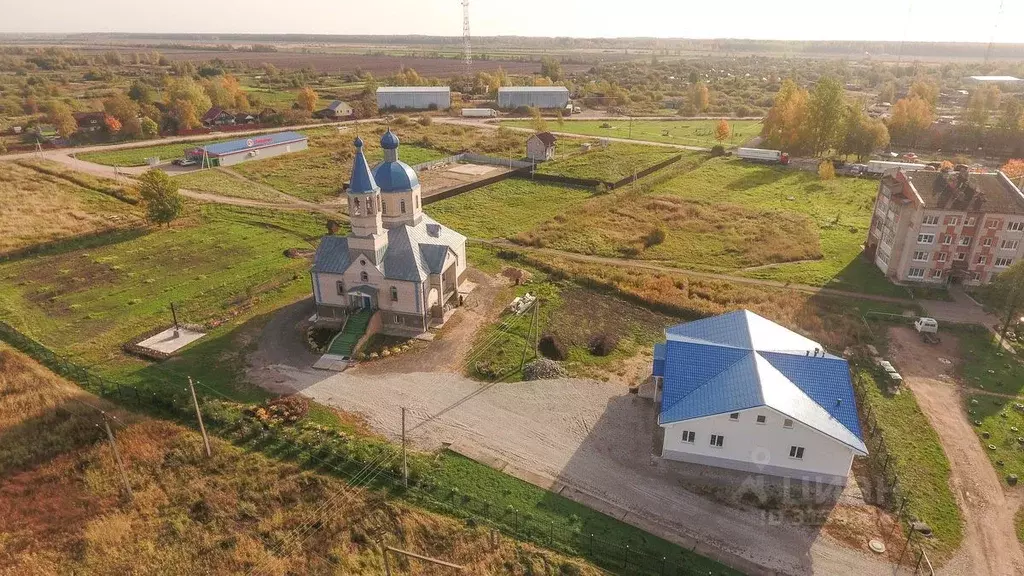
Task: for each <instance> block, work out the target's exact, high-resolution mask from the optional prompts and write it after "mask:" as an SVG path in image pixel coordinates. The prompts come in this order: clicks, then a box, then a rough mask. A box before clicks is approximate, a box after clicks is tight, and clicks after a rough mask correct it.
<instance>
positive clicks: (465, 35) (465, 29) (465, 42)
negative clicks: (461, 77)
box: [462, 0, 473, 74]
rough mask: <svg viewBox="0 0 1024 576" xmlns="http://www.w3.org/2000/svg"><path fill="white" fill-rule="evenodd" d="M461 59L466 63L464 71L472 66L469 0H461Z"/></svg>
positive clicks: (468, 70) (467, 70) (467, 71)
mask: <svg viewBox="0 0 1024 576" xmlns="http://www.w3.org/2000/svg"><path fill="white" fill-rule="evenodd" d="M462 61H463V62H465V64H466V73H467V74H468V73H469V72H470V70H472V68H473V51H472V48H471V46H470V41H469V0H462Z"/></svg>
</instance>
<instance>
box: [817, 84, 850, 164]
mask: <svg viewBox="0 0 1024 576" xmlns="http://www.w3.org/2000/svg"><path fill="white" fill-rule="evenodd" d="M845 117H846V100H845V98H844V95H843V85H842V84H841V83H840V82H839V80H838V79H836V78H833V77H825V78H822V79H821V80H819V81H818V83H817V84H816V85H815V86H814V91H813V92H811V97H810V100H809V101H808V128H809V132H810V138H811V142H810V146H811V151H812V152H813V153H814V154H815V155H820V154H823V153H825V152H828V151H829V150H831V149H834V148H839V146H840V145H841V143H842V142H843V138H844V136H845V134H844V133H843V130H844V129H845V126H846V124H845V120H846V118H845Z"/></svg>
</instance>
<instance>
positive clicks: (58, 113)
mask: <svg viewBox="0 0 1024 576" xmlns="http://www.w3.org/2000/svg"><path fill="white" fill-rule="evenodd" d="M46 121H47V122H49V123H50V124H53V127H54V128H55V129H56V130H57V134H59V135H60V137H61V138H70V137H71V135H72V134H74V133H75V132H78V122H77V121H75V115H74V114H73V113H72V112H71V107H70V106H68V105H67V104H65V103H63V102H61V101H60V100H51V101H50V102H49V103H48V104H47V106H46Z"/></svg>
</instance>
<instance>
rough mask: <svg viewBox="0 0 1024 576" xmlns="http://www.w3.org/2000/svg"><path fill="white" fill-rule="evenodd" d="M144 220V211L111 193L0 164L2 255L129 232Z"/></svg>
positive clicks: (10, 164) (8, 163)
mask: <svg viewBox="0 0 1024 576" xmlns="http://www.w3.org/2000/svg"><path fill="white" fill-rule="evenodd" d="M96 182H97V183H99V184H102V182H101V181H99V180H96ZM141 218H142V210H141V208H139V207H138V206H134V205H132V204H129V203H127V202H123V201H121V200H118V199H116V198H114V197H112V196H110V195H108V194H103V193H101V192H97V191H96V190H92V189H89V188H86V187H84V186H79V185H77V184H75V183H73V182H71V181H69V180H66V179H64V178H60V177H57V176H54V175H50V174H44V173H41V172H38V171H36V170H33V169H31V168H28V167H26V166H21V165H18V164H15V163H13V162H2V163H0V253H4V252H9V251H11V250H17V249H19V248H25V247H27V246H32V245H35V244H39V243H44V242H52V241H55V240H60V239H62V238H68V237H71V236H77V235H80V234H90V233H95V232H100V231H103V230H114V229H119V228H125V227H128V226H133V225H136V224H138V223H139V222H140V221H141Z"/></svg>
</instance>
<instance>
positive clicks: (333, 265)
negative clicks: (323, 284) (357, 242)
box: [313, 236, 349, 274]
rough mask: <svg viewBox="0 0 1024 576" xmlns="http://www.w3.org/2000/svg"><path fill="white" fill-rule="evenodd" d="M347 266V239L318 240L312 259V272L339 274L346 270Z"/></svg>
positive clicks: (331, 237)
mask: <svg viewBox="0 0 1024 576" xmlns="http://www.w3.org/2000/svg"><path fill="white" fill-rule="evenodd" d="M348 265H349V259H348V238H345V237H343V236H324V237H323V238H321V239H320V245H319V246H317V247H316V256H315V257H314V258H313V272H329V273H332V274H341V273H343V272H345V270H346V269H348Z"/></svg>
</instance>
